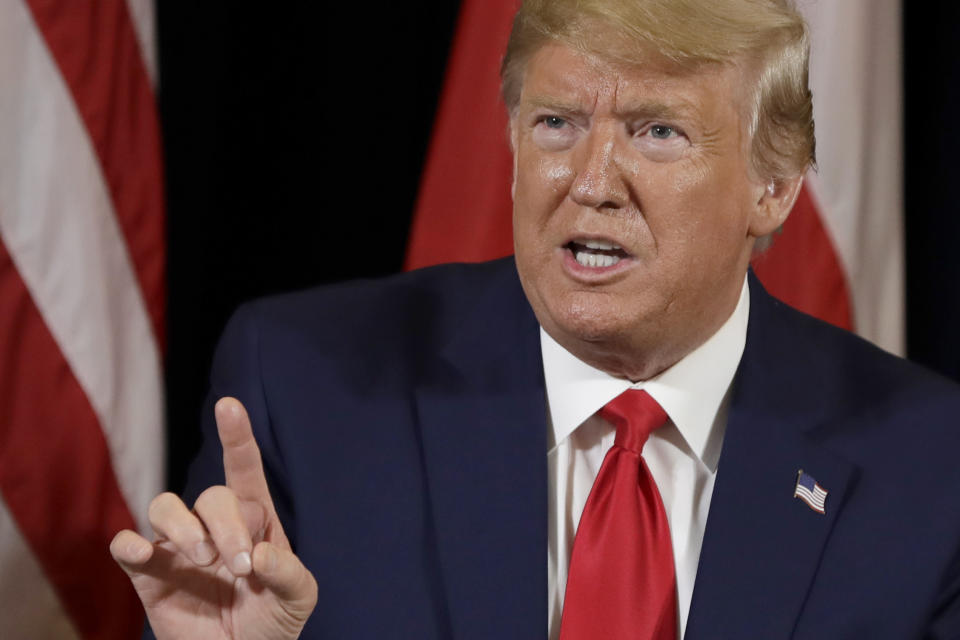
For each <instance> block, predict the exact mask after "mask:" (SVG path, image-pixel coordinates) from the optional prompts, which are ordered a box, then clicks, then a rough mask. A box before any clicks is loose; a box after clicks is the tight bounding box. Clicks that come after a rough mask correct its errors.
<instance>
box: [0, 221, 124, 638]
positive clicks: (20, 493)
mask: <svg viewBox="0 0 960 640" xmlns="http://www.w3.org/2000/svg"><path fill="white" fill-rule="evenodd" d="M0 309H3V313H0V350H2V352H0V362H2V363H3V366H0V408H2V410H0V493H2V494H3V499H4V501H5V502H6V504H7V507H8V508H9V509H10V512H11V514H12V515H13V518H14V519H15V520H16V522H17V524H18V526H19V528H20V531H22V532H23V533H24V538H25V539H26V542H27V544H29V545H30V548H31V549H32V550H33V552H34V555H35V556H36V558H37V560H38V562H39V564H40V566H41V567H43V570H44V573H45V574H46V576H47V578H48V579H49V580H50V583H51V584H52V586H53V588H54V590H55V591H56V593H57V595H58V596H59V598H60V601H61V603H62V604H63V606H64V609H65V610H66V611H67V613H68V615H69V616H70V617H71V619H72V620H73V623H74V626H75V628H76V629H77V630H78V631H79V632H80V634H81V636H82V637H83V638H86V639H94V638H95V639H102V640H121V639H126V638H134V637H138V635H139V631H140V630H141V628H142V625H143V616H142V613H141V611H142V610H141V608H140V606H139V601H138V599H137V596H136V593H135V592H134V591H133V588H132V586H131V584H130V581H129V580H128V579H127V577H126V575H125V574H124V573H123V571H121V570H120V569H119V567H117V565H116V564H115V563H114V562H113V560H112V558H111V557H110V553H109V549H108V547H109V544H110V540H111V538H112V537H113V534H114V533H115V532H116V531H118V530H120V529H123V528H135V526H136V525H135V524H134V521H133V517H132V516H131V514H130V511H129V510H128V508H127V505H126V502H125V501H124V498H123V495H122V494H121V492H120V488H119V486H118V484H117V479H116V477H114V475H113V470H112V469H113V468H112V466H111V464H110V454H109V452H108V450H107V443H106V441H105V440H104V437H103V433H102V431H101V429H100V425H99V424H98V421H97V417H96V415H95V414H94V411H93V408H92V407H91V406H90V403H89V402H88V400H87V397H86V395H85V394H84V392H83V390H82V389H81V387H80V385H79V384H78V382H77V380H76V378H75V377H74V375H73V372H72V371H71V370H70V366H69V365H68V364H67V362H66V361H65V360H64V358H63V355H62V354H61V353H60V350H59V348H58V346H57V344H56V342H55V341H54V338H53V336H52V335H51V334H50V332H49V330H48V329H47V327H46V325H45V324H44V321H43V318H42V317H41V315H40V312H39V310H38V309H37V307H36V306H35V305H34V303H33V300H32V299H31V297H30V294H29V292H28V291H27V289H26V287H25V285H24V283H23V281H22V279H21V278H20V275H19V273H18V272H17V270H16V267H15V266H14V264H13V262H12V261H11V259H10V255H9V253H8V252H7V249H6V246H5V245H4V244H3V242H2V240H0Z"/></svg>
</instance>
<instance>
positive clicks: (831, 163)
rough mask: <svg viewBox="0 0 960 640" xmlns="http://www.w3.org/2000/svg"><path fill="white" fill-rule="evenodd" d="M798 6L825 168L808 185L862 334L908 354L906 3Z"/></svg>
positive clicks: (852, 0)
mask: <svg viewBox="0 0 960 640" xmlns="http://www.w3.org/2000/svg"><path fill="white" fill-rule="evenodd" d="M801 5H802V8H803V11H804V14H805V15H806V16H807V18H808V20H809V21H810V28H811V34H812V54H811V60H810V84H811V89H812V90H813V112H814V118H815V120H816V127H817V160H818V164H819V172H818V173H817V174H815V175H813V177H812V178H811V180H810V182H809V186H810V188H811V190H812V191H813V192H814V195H815V196H816V199H817V201H818V203H819V204H820V205H821V208H822V211H821V214H822V215H823V221H824V224H825V225H826V227H827V229H828V231H829V232H830V235H831V236H832V238H833V240H834V242H835V243H836V245H837V249H838V252H839V254H840V261H841V264H843V266H844V268H845V271H846V273H847V277H848V282H849V283H850V288H851V294H852V296H853V320H854V324H855V326H856V330H857V333H859V334H861V335H863V336H864V337H866V338H868V339H869V340H872V341H873V342H875V343H877V344H878V345H880V346H881V347H883V348H885V349H887V350H888V351H892V352H893V353H898V354H901V355H902V354H903V353H904V341H905V337H904V255H903V253H904V249H903V187H902V171H903V169H902V160H901V151H902V150H901V133H900V132H901V127H902V125H901V93H902V90H901V66H900V65H901V39H900V21H901V18H900V11H901V9H900V0H842V1H840V2H804V3H801Z"/></svg>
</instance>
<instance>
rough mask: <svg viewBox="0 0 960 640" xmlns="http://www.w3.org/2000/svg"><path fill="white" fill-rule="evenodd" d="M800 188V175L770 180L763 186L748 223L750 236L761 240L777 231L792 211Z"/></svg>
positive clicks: (801, 183) (801, 180)
mask: <svg viewBox="0 0 960 640" xmlns="http://www.w3.org/2000/svg"><path fill="white" fill-rule="evenodd" d="M802 186H803V176H802V175H799V176H795V177H792V178H778V179H772V180H770V181H769V182H768V183H767V184H766V185H763V186H762V187H761V188H762V191H761V192H760V194H759V196H758V198H757V203H756V208H755V210H754V213H753V218H752V219H751V221H750V235H751V236H753V237H754V238H762V237H764V236H766V235H769V234H771V233H773V232H774V231H776V230H777V229H779V228H780V226H781V225H783V223H784V222H786V220H787V216H788V215H789V214H790V210H791V209H793V204H794V203H795V202H796V201H797V196H799V195H800V187H802Z"/></svg>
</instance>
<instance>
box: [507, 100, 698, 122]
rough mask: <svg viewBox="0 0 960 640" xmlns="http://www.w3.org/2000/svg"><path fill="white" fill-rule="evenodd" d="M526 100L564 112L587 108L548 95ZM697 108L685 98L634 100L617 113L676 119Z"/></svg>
mask: <svg viewBox="0 0 960 640" xmlns="http://www.w3.org/2000/svg"><path fill="white" fill-rule="evenodd" d="M525 102H526V103H527V104H528V105H530V106H532V107H534V108H541V109H550V110H552V111H556V112H558V113H563V114H580V113H584V112H585V110H584V109H583V107H582V106H580V104H579V103H575V102H567V101H564V100H559V99H556V98H550V97H546V96H533V97H531V98H530V99H528V100H525ZM696 113H697V109H696V107H695V106H694V105H692V104H691V103H689V102H687V101H685V100H679V101H676V102H671V103H665V102H662V101H642V100H640V101H633V102H630V103H628V104H626V105H623V106H622V107H620V108H618V109H617V110H616V114H617V115H619V116H621V117H623V118H625V119H629V120H633V119H659V118H664V119H676V118H690V117H691V116H693V115H695V114H696Z"/></svg>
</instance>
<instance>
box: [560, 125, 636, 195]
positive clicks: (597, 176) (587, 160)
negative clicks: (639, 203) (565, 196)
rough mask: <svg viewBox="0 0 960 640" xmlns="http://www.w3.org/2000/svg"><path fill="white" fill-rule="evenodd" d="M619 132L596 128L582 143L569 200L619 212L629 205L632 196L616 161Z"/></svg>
mask: <svg viewBox="0 0 960 640" xmlns="http://www.w3.org/2000/svg"><path fill="white" fill-rule="evenodd" d="M616 154H617V140H616V132H615V131H613V130H612V128H609V127H603V126H594V127H593V129H591V131H590V133H589V134H587V135H586V136H584V138H583V139H582V140H581V148H580V149H579V150H578V152H577V154H576V158H575V164H576V176H575V178H574V180H573V183H572V184H571V186H570V198H571V199H572V200H573V201H574V202H576V203H577V204H579V205H581V206H584V207H591V208H593V209H620V208H622V207H624V206H626V205H627V203H628V201H629V198H630V193H629V189H628V188H627V184H626V181H625V180H624V176H623V173H622V171H621V169H620V166H619V163H618V162H617V157H616Z"/></svg>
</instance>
